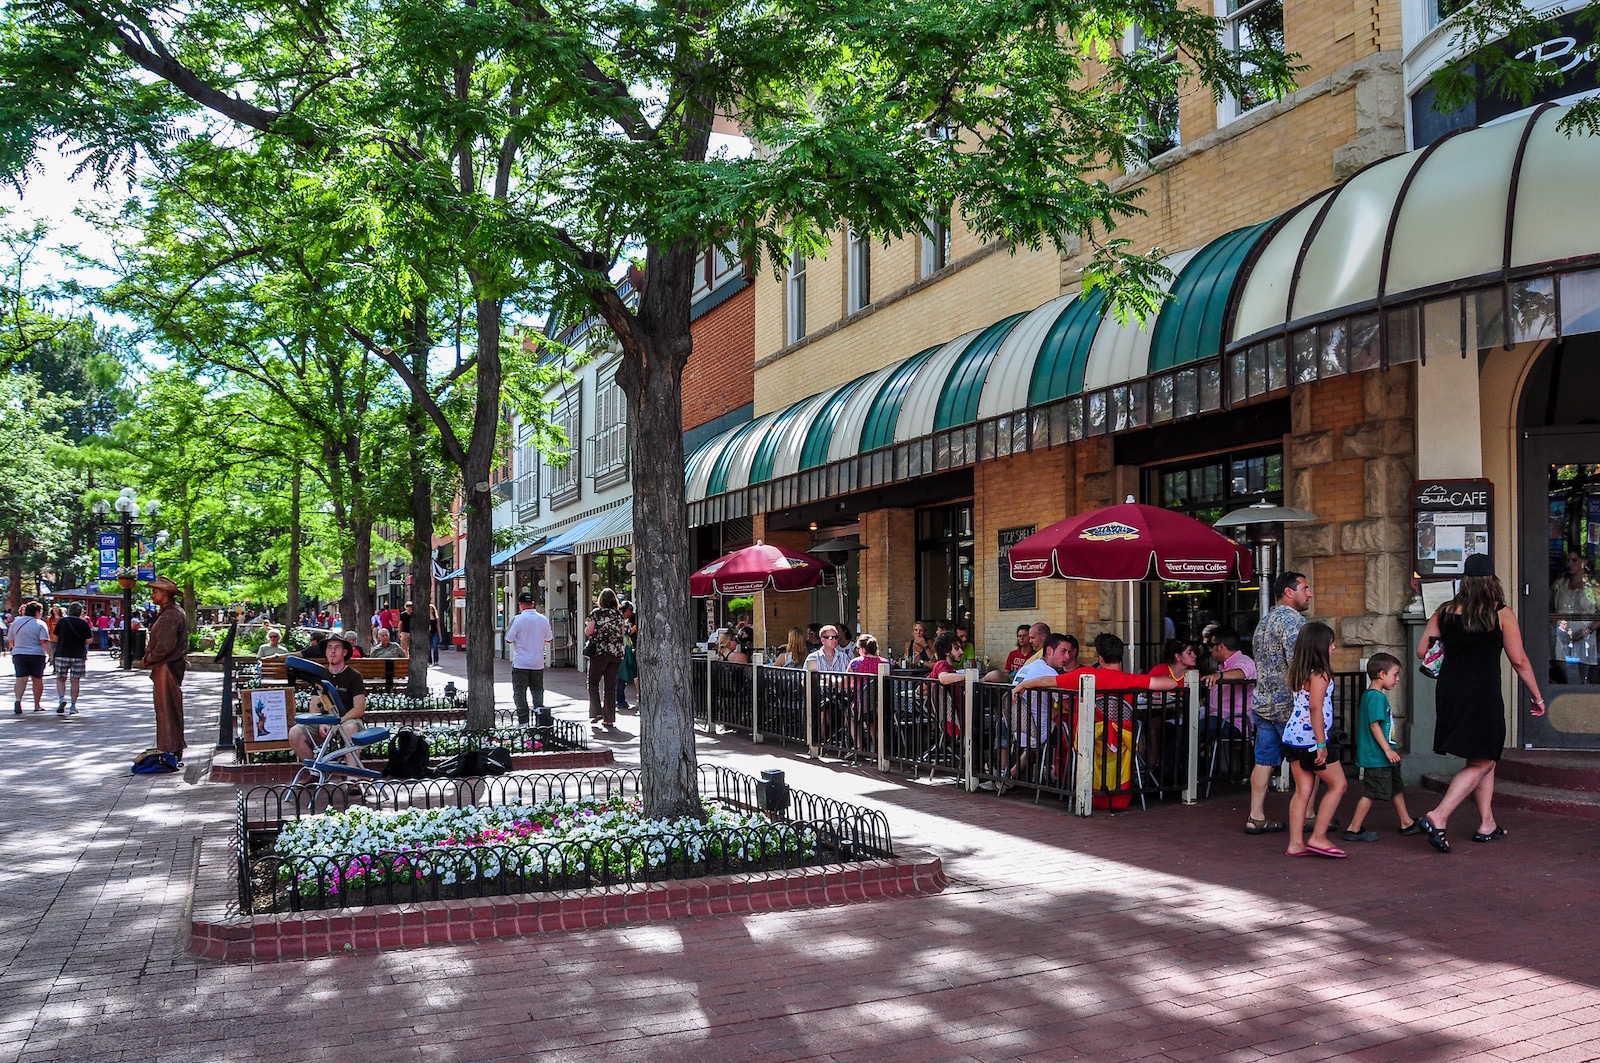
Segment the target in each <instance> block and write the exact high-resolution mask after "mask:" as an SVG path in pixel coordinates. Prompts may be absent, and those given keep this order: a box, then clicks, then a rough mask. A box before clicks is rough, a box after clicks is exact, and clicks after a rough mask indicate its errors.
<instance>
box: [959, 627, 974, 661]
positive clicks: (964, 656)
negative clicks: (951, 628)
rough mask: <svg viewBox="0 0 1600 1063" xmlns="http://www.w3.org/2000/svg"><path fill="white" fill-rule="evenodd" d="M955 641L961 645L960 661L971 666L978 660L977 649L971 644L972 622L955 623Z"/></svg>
mask: <svg viewBox="0 0 1600 1063" xmlns="http://www.w3.org/2000/svg"><path fill="white" fill-rule="evenodd" d="M956 641H957V642H959V643H961V660H962V661H964V662H965V663H967V664H971V663H972V662H973V661H975V660H977V659H978V648H977V646H975V645H973V642H972V621H970V620H957V621H956Z"/></svg>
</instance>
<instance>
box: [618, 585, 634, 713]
mask: <svg viewBox="0 0 1600 1063" xmlns="http://www.w3.org/2000/svg"><path fill="white" fill-rule="evenodd" d="M619 610H620V612H621V613H622V619H623V620H624V621H625V622H626V623H627V626H628V631H627V635H626V637H625V638H624V640H623V644H622V664H621V666H619V667H618V668H617V708H618V709H621V710H623V711H626V710H627V709H629V708H630V707H631V706H629V704H628V684H629V683H631V682H633V681H634V680H636V679H638V678H639V655H638V651H637V646H638V640H639V621H638V619H637V617H636V615H635V612H634V608H633V603H632V602H630V601H624V602H623V603H622V605H621V606H620V607H619Z"/></svg>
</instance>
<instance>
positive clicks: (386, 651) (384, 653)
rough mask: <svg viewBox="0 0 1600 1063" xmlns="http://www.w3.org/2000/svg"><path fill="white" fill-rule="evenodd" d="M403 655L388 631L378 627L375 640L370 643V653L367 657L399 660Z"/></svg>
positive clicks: (403, 652)
mask: <svg viewBox="0 0 1600 1063" xmlns="http://www.w3.org/2000/svg"><path fill="white" fill-rule="evenodd" d="M405 655H406V654H405V651H404V650H402V649H401V648H400V647H399V646H396V645H395V644H394V641H393V636H391V635H390V634H389V629H388V628H386V627H380V628H379V629H378V632H377V638H376V640H374V641H373V643H372V652H371V653H370V654H368V656H369V657H388V658H399V657H404V656H405Z"/></svg>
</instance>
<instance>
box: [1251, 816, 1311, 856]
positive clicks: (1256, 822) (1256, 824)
mask: <svg viewBox="0 0 1600 1063" xmlns="http://www.w3.org/2000/svg"><path fill="white" fill-rule="evenodd" d="M1281 830H1288V828H1287V827H1285V826H1284V825H1283V824H1282V823H1279V822H1278V821H1277V820H1275V819H1247V820H1245V821H1244V832H1245V833H1246V834H1276V833H1278V832H1279V831H1281ZM1296 855H1299V854H1296Z"/></svg>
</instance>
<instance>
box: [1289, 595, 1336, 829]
mask: <svg viewBox="0 0 1600 1063" xmlns="http://www.w3.org/2000/svg"><path fill="white" fill-rule="evenodd" d="M1332 651H1333V628H1331V627H1329V626H1328V625H1327V624H1320V623H1310V624H1306V625H1304V626H1303V627H1302V628H1301V629H1300V634H1299V637H1297V638H1296V639H1295V643H1294V656H1293V657H1292V658H1290V661H1289V677H1288V681H1289V689H1290V690H1293V691H1294V708H1293V709H1292V710H1291V711H1290V713H1289V719H1288V720H1287V721H1286V722H1285V723H1284V725H1283V751H1284V755H1285V756H1287V757H1288V758H1289V764H1290V767H1291V768H1292V769H1293V770H1294V797H1293V798H1291V799H1290V801H1289V848H1288V849H1286V850H1284V851H1285V852H1286V853H1287V854H1288V855H1290V856H1305V855H1306V854H1307V853H1311V854H1314V855H1316V856H1331V857H1335V858H1342V857H1344V856H1345V855H1346V854H1345V851H1344V850H1343V849H1341V848H1339V847H1338V846H1337V845H1335V844H1333V842H1332V841H1330V840H1329V839H1328V829H1329V824H1330V823H1332V822H1333V814H1334V813H1335V812H1337V811H1338V810H1339V801H1340V799H1341V798H1343V797H1344V791H1345V786H1346V782H1345V777H1344V765H1343V764H1340V763H1339V750H1338V748H1337V747H1336V746H1334V745H1333V743H1332V742H1330V741H1329V740H1328V735H1329V734H1330V733H1331V732H1332V730H1333V658H1332ZM1319 779H1320V780H1321V781H1322V784H1323V786H1324V788H1325V789H1326V790H1327V793H1325V794H1323V795H1322V800H1321V801H1320V802H1319V803H1318V804H1317V806H1316V819H1315V820H1314V821H1313V822H1312V826H1311V832H1310V836H1309V837H1307V836H1306V816H1307V815H1308V814H1309V813H1310V812H1311V811H1312V808H1311V802H1312V799H1313V797H1314V796H1315V793H1316V788H1317V781H1318V780H1319Z"/></svg>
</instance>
